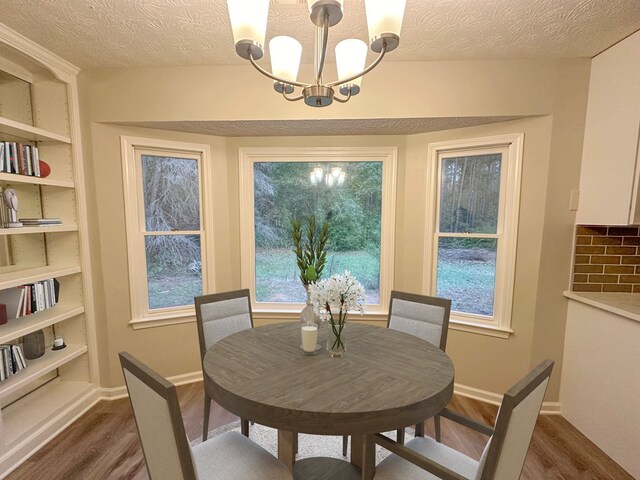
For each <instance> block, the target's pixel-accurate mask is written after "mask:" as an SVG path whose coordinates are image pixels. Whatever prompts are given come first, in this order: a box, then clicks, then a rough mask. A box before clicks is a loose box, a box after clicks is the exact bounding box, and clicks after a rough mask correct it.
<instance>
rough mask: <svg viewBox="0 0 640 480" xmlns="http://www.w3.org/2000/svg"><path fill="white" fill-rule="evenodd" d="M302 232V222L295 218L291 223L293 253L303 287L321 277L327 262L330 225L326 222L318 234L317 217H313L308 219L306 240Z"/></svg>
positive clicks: (305, 233) (305, 229)
mask: <svg viewBox="0 0 640 480" xmlns="http://www.w3.org/2000/svg"><path fill="white" fill-rule="evenodd" d="M302 230H303V229H302V222H301V221H300V220H298V219H297V218H294V219H293V220H292V221H291V236H292V237H293V246H294V249H293V252H294V253H295V254H296V262H297V264H298V268H299V269H300V281H301V282H302V284H303V285H309V284H310V283H313V282H315V281H316V280H318V279H319V278H320V277H321V275H322V270H323V269H324V264H325V262H326V261H327V251H326V249H325V247H326V245H327V241H328V240H329V224H328V223H327V222H325V223H324V224H323V225H322V228H321V229H320V232H318V229H317V226H316V217H315V215H311V216H309V217H307V225H306V227H305V228H304V240H303V238H302V236H303V233H302Z"/></svg>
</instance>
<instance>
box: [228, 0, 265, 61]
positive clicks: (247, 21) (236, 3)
mask: <svg viewBox="0 0 640 480" xmlns="http://www.w3.org/2000/svg"><path fill="white" fill-rule="evenodd" d="M227 7H228V8H229V20H230V21H231V30H232V31H233V41H234V42H235V44H236V52H237V53H238V55H240V56H241V57H242V58H246V59H249V56H252V57H253V58H254V59H256V60H257V59H259V58H261V57H262V55H263V53H264V44H265V43H264V39H265V35H266V32H267V16H268V15H269V0H228V1H227Z"/></svg>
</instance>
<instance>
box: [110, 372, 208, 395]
mask: <svg viewBox="0 0 640 480" xmlns="http://www.w3.org/2000/svg"><path fill="white" fill-rule="evenodd" d="M167 380H169V381H170V382H171V383H173V384H174V385H187V384H189V383H195V382H201V381H202V372H201V371H199V370H198V371H197V372H191V373H183V374H181V375H175V376H173V377H167ZM127 396H128V395H127V387H126V386H125V385H122V386H120V387H114V388H101V389H100V400H108V401H110V400H118V399H120V398H126V397H127Z"/></svg>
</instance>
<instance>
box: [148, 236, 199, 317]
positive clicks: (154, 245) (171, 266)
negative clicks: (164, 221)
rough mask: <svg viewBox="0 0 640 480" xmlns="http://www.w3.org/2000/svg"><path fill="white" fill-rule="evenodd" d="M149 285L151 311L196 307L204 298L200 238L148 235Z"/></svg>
mask: <svg viewBox="0 0 640 480" xmlns="http://www.w3.org/2000/svg"><path fill="white" fill-rule="evenodd" d="M145 249H146V254H147V284H148V297H149V308H150V309H154V308H167V307H181V306H185V305H193V297H195V296H198V295H202V263H201V258H200V236H199V235H148V236H146V237H145Z"/></svg>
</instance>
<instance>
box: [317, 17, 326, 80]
mask: <svg viewBox="0 0 640 480" xmlns="http://www.w3.org/2000/svg"><path fill="white" fill-rule="evenodd" d="M328 40H329V12H327V11H325V12H324V17H323V20H322V53H321V54H320V62H319V63H318V74H317V75H316V83H317V84H318V85H320V80H321V79H322V71H323V70H324V61H325V59H326V57H327V42H328Z"/></svg>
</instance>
